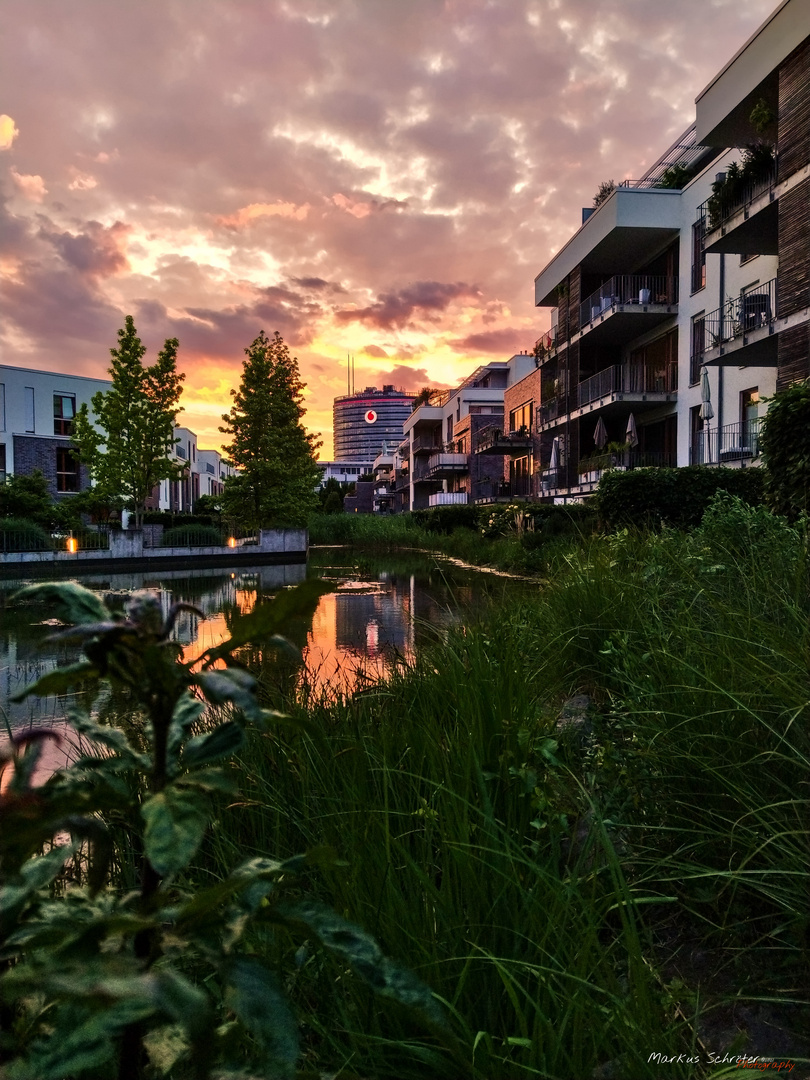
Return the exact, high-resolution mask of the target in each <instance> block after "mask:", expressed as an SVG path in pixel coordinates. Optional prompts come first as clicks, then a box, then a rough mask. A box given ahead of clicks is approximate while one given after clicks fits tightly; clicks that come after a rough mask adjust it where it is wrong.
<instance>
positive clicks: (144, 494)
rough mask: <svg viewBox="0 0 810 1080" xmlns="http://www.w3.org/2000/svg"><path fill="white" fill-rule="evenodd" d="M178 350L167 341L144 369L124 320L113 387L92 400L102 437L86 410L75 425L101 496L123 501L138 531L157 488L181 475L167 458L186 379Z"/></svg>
mask: <svg viewBox="0 0 810 1080" xmlns="http://www.w3.org/2000/svg"><path fill="white" fill-rule="evenodd" d="M178 345H179V342H178V340H177V338H168V339H167V340H166V342H165V344H164V346H163V350H162V351H161V352H159V353H158V358H157V361H156V362H155V363H154V364H152V366H151V367H144V365H143V363H142V358H143V355H144V353H145V352H146V348H145V347H144V346H143V345H142V344H141V339H140V338H139V337H138V335H137V333H136V331H135V324H134V322H133V319H132V316H131V315H127V318H126V323H125V325H124V327H123V329H121V330H119V331H118V348H117V349H110V354H111V356H112V365H111V366H110V369H109V371H110V374H111V375H112V386H111V387H110V389H109V390H108V391H107V392H106V393H101V392H99V393H98V394H94V395H93V398H92V404H93V411H94V412H95V414H96V418H97V422H98V425H99V427H100V428H101V431H98V430H97V429H96V428H95V427H94V426H93V424H92V423H91V421H90V416H89V412H88V409H87V406H86V405H83V406H82V408H81V409H80V410H79V412H78V414H77V416H76V420H75V423H74V428H73V442H74V444H75V446H76V448H77V451H78V454H79V457H80V459H81V460H82V461H83V462H85V463H86V464H87V465H89V466H90V473H91V476H92V478H93V483H94V485H95V487H96V488H98V493H99V496H100V497H103V498H110V497H112V496H115V495H120V496H123V497H124V498H125V499H127V500H128V501H129V503H130V505H131V506H132V507H133V509H134V511H135V524H136V526H137V527H138V528H140V526H141V525H142V523H143V512H144V509H145V506H146V500H147V499H148V498H149V496H150V495H151V494H152V491H153V489H154V488H155V486H156V485H157V484H159V483H160V481H161V480H172V479H177V477H178V476H179V475H180V473H181V472H182V466H179V465H177V464H176V463H174V462H173V461H171V459H170V457H169V454H170V453H171V450H172V447H173V446H174V443H175V438H174V425H175V423H176V420H177V413H178V411H179V410H178V407H177V403H178V401H179V400H180V394H181V392H182V382H183V379H184V378H185V375H183V374H182V373H181V374H178V372H177V348H178Z"/></svg>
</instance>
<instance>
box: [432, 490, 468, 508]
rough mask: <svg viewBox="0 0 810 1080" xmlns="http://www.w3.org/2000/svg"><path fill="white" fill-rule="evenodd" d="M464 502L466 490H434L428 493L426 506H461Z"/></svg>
mask: <svg viewBox="0 0 810 1080" xmlns="http://www.w3.org/2000/svg"><path fill="white" fill-rule="evenodd" d="M466 502H467V492H466V491H436V492H434V494H433V495H428V506H462V505H464V504H465V503H466Z"/></svg>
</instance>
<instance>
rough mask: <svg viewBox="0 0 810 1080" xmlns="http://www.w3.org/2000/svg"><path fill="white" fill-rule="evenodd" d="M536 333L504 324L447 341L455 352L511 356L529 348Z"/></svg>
mask: <svg viewBox="0 0 810 1080" xmlns="http://www.w3.org/2000/svg"><path fill="white" fill-rule="evenodd" d="M536 336H537V335H536V334H535V335H532V331H531V330H517V329H514V328H513V327H511V326H504V327H502V328H501V329H500V330H483V331H481V332H480V333H476V334H467V336H466V337H463V338H455V339H453V340H451V341H449V342H448V344H449V345H450V347H451V348H452V349H455V350H456V352H459V353H466V354H467V355H469V354H470V353H482V352H483V353H498V354H501V355H504V356H506V355H509V356H512V355H514V354H515V353H518V352H525V351H527V350H531V347H532V346H533V345H534V339H535V338H536Z"/></svg>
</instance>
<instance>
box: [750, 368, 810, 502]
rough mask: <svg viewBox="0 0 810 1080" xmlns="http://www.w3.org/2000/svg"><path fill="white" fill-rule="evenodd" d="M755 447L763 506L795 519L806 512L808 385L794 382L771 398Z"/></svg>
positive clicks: (809, 483) (809, 498)
mask: <svg viewBox="0 0 810 1080" xmlns="http://www.w3.org/2000/svg"><path fill="white" fill-rule="evenodd" d="M759 446H760V450H761V452H762V458H763V461H764V463H765V469H764V472H765V498H766V500H767V503H768V505H769V506H770V507H771V509H772V510H774V511H775V512H776V513H777V514H784V515H785V516H786V517H787V518H790V519H791V520H795V519H796V518H797V517H798V516H799V514H801V513H806V512H807V511H808V510H810V383H808V382H802V383H796V384H795V385H793V386H789V387H788V388H787V389H786V390H782V391H780V392H779V393H778V394H776V395H775V396H774V397H773V398H771V400H770V402H769V403H768V412H767V413H766V415H765V419H764V420H763V421H762V430H761V431H760V436H759Z"/></svg>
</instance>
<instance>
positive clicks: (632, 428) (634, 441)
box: [624, 413, 638, 446]
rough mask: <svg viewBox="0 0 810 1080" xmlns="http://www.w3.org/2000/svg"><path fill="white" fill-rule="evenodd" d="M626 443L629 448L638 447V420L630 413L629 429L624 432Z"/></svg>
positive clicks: (628, 419)
mask: <svg viewBox="0 0 810 1080" xmlns="http://www.w3.org/2000/svg"><path fill="white" fill-rule="evenodd" d="M624 441H625V442H626V443H627V445H628V446H638V432H637V431H636V418H635V416H633V414H632V413H630V415H629V417H628V418H627V427H626V428H625V432H624Z"/></svg>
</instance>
